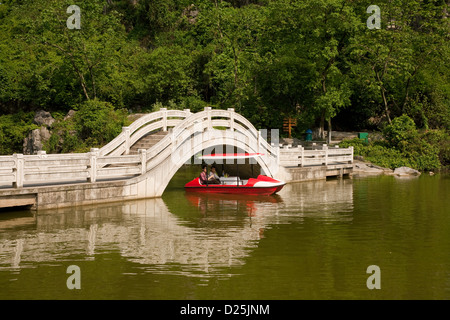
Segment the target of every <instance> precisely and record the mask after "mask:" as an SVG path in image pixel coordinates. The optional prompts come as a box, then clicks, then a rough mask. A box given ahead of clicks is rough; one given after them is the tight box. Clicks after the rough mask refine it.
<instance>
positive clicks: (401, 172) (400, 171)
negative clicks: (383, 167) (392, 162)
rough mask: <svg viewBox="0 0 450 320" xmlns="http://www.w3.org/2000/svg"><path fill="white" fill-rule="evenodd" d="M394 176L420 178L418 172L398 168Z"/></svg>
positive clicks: (407, 168) (406, 168)
mask: <svg viewBox="0 0 450 320" xmlns="http://www.w3.org/2000/svg"><path fill="white" fill-rule="evenodd" d="M394 174H395V175H397V176H411V175H412V176H420V172H419V171H417V170H415V169H412V168H409V167H400V168H396V169H395V170H394Z"/></svg>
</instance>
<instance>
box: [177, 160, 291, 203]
mask: <svg viewBox="0 0 450 320" xmlns="http://www.w3.org/2000/svg"><path fill="white" fill-rule="evenodd" d="M258 156H261V154H259V153H244V154H236V153H235V154H214V155H209V156H203V157H201V159H210V160H211V159H247V158H254V157H258ZM285 184H286V183H285V182H283V181H279V180H276V179H273V178H270V177H268V176H265V175H259V176H258V177H257V178H249V179H248V180H242V179H240V178H239V177H238V176H236V177H221V178H220V184H202V183H201V182H200V178H198V177H197V178H195V179H193V180H192V181H190V182H188V183H186V185H185V186H184V187H185V189H186V191H194V192H209V193H229V194H230V193H231V194H252V195H254V194H259V195H271V194H274V193H277V192H278V191H280V190H281V189H282V188H283V186H284V185H285Z"/></svg>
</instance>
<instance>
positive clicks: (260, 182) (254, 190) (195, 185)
mask: <svg viewBox="0 0 450 320" xmlns="http://www.w3.org/2000/svg"><path fill="white" fill-rule="evenodd" d="M284 185H285V183H284V182H281V181H278V180H275V179H272V178H269V177H266V176H261V175H260V176H258V178H257V179H249V180H248V183H247V184H245V185H237V184H234V185H224V184H209V185H202V184H200V182H199V179H198V178H196V179H194V180H192V181H190V182H188V183H187V184H186V185H185V186H184V187H185V189H186V191H189V192H205V193H225V194H246V195H271V194H274V193H277V192H278V191H280V190H281V189H282V188H283V186H284Z"/></svg>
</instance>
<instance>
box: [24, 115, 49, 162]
mask: <svg viewBox="0 0 450 320" xmlns="http://www.w3.org/2000/svg"><path fill="white" fill-rule="evenodd" d="M54 122H55V119H54V118H53V117H52V115H51V114H50V112H47V111H44V110H40V111H37V112H36V114H35V115H34V119H33V123H34V124H36V125H38V126H40V128H38V129H34V130H32V131H30V132H29V133H28V136H27V137H26V138H25V139H24V140H23V154H36V153H37V152H38V151H41V150H42V148H43V146H44V143H45V141H48V139H50V136H51V133H50V130H49V129H50V127H51V126H52V125H53V123H54Z"/></svg>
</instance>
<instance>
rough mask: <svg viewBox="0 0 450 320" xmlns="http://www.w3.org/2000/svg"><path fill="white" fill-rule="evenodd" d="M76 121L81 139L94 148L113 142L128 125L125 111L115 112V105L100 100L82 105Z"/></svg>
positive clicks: (76, 115)
mask: <svg viewBox="0 0 450 320" xmlns="http://www.w3.org/2000/svg"><path fill="white" fill-rule="evenodd" d="M74 119H75V129H76V131H77V132H78V135H79V137H80V138H81V139H82V140H83V141H87V142H89V143H88V144H89V145H91V146H93V147H99V146H102V145H104V144H105V143H107V142H109V141H111V140H112V139H114V138H115V137H116V136H117V135H118V134H119V133H120V132H121V131H122V127H123V126H125V125H127V124H128V121H127V112H126V111H125V110H114V106H113V105H111V104H110V103H108V102H103V101H99V100H89V101H86V102H84V103H83V104H81V105H80V106H79V108H78V112H77V113H76V114H75V116H74Z"/></svg>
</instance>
